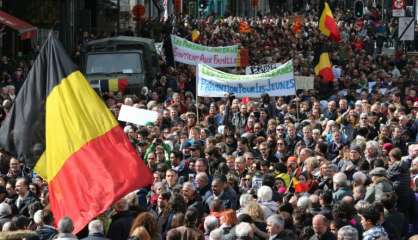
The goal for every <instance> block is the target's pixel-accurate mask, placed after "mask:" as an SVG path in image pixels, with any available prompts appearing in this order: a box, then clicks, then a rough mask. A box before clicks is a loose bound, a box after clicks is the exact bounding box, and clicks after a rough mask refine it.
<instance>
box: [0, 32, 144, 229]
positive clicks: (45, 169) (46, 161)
mask: <svg viewBox="0 0 418 240" xmlns="http://www.w3.org/2000/svg"><path fill="white" fill-rule="evenodd" d="M0 146H2V147H3V148H5V149H6V150H7V151H9V152H11V153H12V154H14V155H15V156H16V157H17V158H19V159H21V160H23V161H24V162H25V164H26V166H28V167H30V168H32V169H33V170H34V171H35V172H36V173H37V174H38V175H40V176H42V177H43V178H44V179H45V180H46V181H47V182H48V189H49V200H50V207H51V210H52V212H53V215H54V218H55V221H58V220H59V219H60V218H62V217H64V216H68V217H70V218H71V219H72V220H73V221H74V225H75V230H74V231H75V232H78V231H80V230H81V229H82V228H83V227H84V226H85V225H86V224H87V223H88V222H89V221H90V220H91V219H93V218H95V217H96V216H97V215H99V214H101V213H102V212H104V211H105V210H107V209H108V208H109V207H110V206H111V204H112V203H113V202H114V201H116V200H118V199H120V198H121V197H122V196H124V195H126V194H127V193H129V192H131V191H133V190H135V189H138V188H140V187H143V186H147V185H149V184H151V182H152V175H151V172H150V171H149V169H148V168H147V167H146V166H145V164H144V163H143V161H142V160H141V159H140V158H139V157H138V155H137V153H136V151H135V149H134V148H133V146H132V145H131V143H130V142H129V140H128V138H127V137H126V136H125V134H124V132H123V130H122V129H121V127H120V126H119V125H118V122H117V121H116V119H115V118H114V116H113V115H112V114H111V112H110V111H109V110H108V109H107V108H106V105H105V104H104V102H103V101H102V100H101V99H100V98H99V96H98V95H97V94H96V92H95V91H94V90H93V89H92V88H91V87H90V85H89V83H88V82H87V80H86V79H85V78H84V76H83V75H82V74H81V73H80V72H79V71H78V70H77V67H76V66H75V65H74V64H73V62H72V61H71V60H70V58H69V57H68V55H67V53H66V52H65V50H64V49H63V47H62V46H61V44H60V43H59V42H58V40H56V39H55V37H54V36H52V34H51V35H50V36H49V37H48V40H47V41H46V43H45V44H44V46H43V47H42V49H41V51H40V53H39V55H38V57H37V59H36V60H35V62H34V65H33V66H32V69H31V70H30V72H29V74H28V77H27V79H26V81H25V83H24V84H23V86H22V89H21V90H20V91H19V93H18V95H17V97H16V99H15V103H14V105H13V106H12V109H11V112H10V114H9V115H8V116H7V118H6V120H5V122H4V123H3V125H2V127H1V129H0Z"/></svg>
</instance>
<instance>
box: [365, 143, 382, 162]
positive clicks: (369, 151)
mask: <svg viewBox="0 0 418 240" xmlns="http://www.w3.org/2000/svg"><path fill="white" fill-rule="evenodd" d="M364 157H365V158H366V160H367V162H369V164H370V166H372V168H373V166H374V162H375V161H376V160H378V159H379V157H380V147H379V143H378V142H377V141H373V140H371V141H367V142H366V149H365V150H364Z"/></svg>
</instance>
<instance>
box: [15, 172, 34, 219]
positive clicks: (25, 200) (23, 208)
mask: <svg viewBox="0 0 418 240" xmlns="http://www.w3.org/2000/svg"><path fill="white" fill-rule="evenodd" d="M15 188H16V193H17V195H18V197H17V199H16V201H15V202H14V207H16V210H17V213H18V214H19V215H23V216H26V217H29V206H30V205H31V204H33V203H36V202H39V200H38V198H37V197H36V196H35V195H34V194H33V193H32V192H31V191H29V183H28V180H27V179H26V178H24V177H22V178H18V179H17V180H16V187H15Z"/></svg>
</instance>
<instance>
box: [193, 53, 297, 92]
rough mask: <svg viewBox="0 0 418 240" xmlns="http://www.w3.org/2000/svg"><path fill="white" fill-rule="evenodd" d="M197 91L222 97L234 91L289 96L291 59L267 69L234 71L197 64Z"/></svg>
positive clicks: (291, 84)
mask: <svg viewBox="0 0 418 240" xmlns="http://www.w3.org/2000/svg"><path fill="white" fill-rule="evenodd" d="M196 72H197V74H196V81H197V94H198V96H201V97H224V96H225V95H226V94H228V93H233V94H234V95H235V96H236V97H260V96H261V94H263V93H267V94H269V95H270V96H289V95H295V94H296V89H295V88H296V83H295V77H294V75H293V63H292V61H288V62H287V63H285V64H283V65H281V66H280V67H278V68H275V69H273V70H272V71H269V72H267V73H260V74H254V75H236V74H230V73H225V72H222V71H219V70H217V69H214V68H212V67H209V66H207V65H204V64H199V65H198V67H197V70H196Z"/></svg>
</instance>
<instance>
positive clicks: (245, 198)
mask: <svg viewBox="0 0 418 240" xmlns="http://www.w3.org/2000/svg"><path fill="white" fill-rule="evenodd" d="M252 201H254V197H253V196H252V195H251V194H249V193H244V194H241V196H240V197H239V206H240V208H239V209H238V210H237V216H238V215H240V214H242V213H245V212H244V209H245V206H247V205H248V204H249V203H250V202H252Z"/></svg>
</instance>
